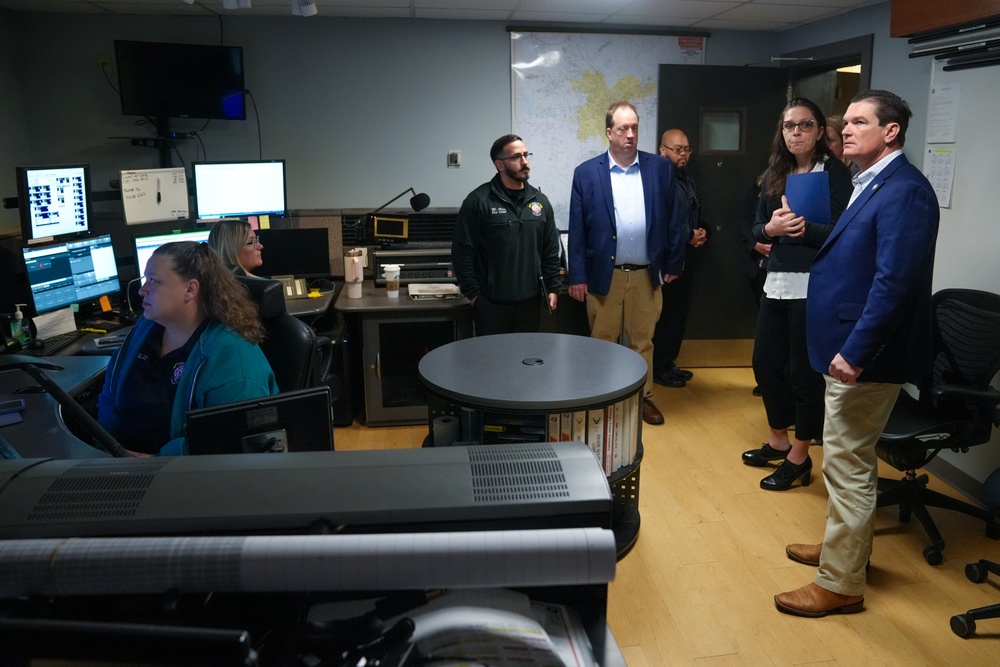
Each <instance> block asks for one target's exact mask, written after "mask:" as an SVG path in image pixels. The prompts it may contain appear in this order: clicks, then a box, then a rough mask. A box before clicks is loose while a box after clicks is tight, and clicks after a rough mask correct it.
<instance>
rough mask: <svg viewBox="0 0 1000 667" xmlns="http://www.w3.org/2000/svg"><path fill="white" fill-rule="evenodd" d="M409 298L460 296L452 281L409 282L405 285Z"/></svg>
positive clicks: (460, 293) (416, 299) (454, 297)
mask: <svg viewBox="0 0 1000 667" xmlns="http://www.w3.org/2000/svg"><path fill="white" fill-rule="evenodd" d="M407 289H408V290H409V292H410V298H411V299H413V300H414V301H418V300H421V299H457V298H459V297H461V296H462V292H461V291H459V289H458V285H455V284H453V283H410V284H409V285H407Z"/></svg>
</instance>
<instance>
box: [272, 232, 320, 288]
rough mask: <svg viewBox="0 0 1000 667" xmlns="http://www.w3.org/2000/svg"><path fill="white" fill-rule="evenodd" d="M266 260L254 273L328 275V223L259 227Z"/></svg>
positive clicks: (299, 275)
mask: <svg viewBox="0 0 1000 667" xmlns="http://www.w3.org/2000/svg"><path fill="white" fill-rule="evenodd" d="M257 238H258V239H260V242H261V244H263V248H262V249H261V253H260V256H261V259H262V260H263V262H264V263H263V264H261V265H260V266H259V267H257V268H256V269H254V275H258V276H265V277H268V278H270V277H271V276H296V277H298V278H325V277H327V276H329V275H330V233H329V230H328V229H327V228H326V227H316V228H307V229H260V230H258V231H257Z"/></svg>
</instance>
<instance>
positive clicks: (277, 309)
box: [236, 276, 340, 400]
mask: <svg viewBox="0 0 1000 667" xmlns="http://www.w3.org/2000/svg"><path fill="white" fill-rule="evenodd" d="M236 279H237V280H238V281H240V283H242V284H243V285H244V286H245V287H246V288H247V292H248V293H249V295H250V298H251V299H252V300H253V301H254V303H256V304H257V307H258V308H259V310H260V316H261V320H262V321H263V323H264V329H265V330H266V331H267V336H266V337H265V339H264V341H263V342H262V343H261V344H260V349H261V351H263V352H264V356H265V357H267V361H268V363H270V364H271V370H272V371H274V377H275V380H276V381H277V383H278V390H279V391H281V392H286V391H294V390H296V389H307V388H310V387H318V386H320V385H323V384H325V385H327V386H329V387H330V390H331V393H332V394H333V396H332V400H336V399H337V398H338V397H339V396H340V381H339V379H338V378H336V377H334V376H332V375H331V374H330V363H331V361H332V359H333V342H332V341H331V340H330V339H329V338H326V337H325V336H318V335H316V332H315V331H313V329H312V327H310V326H309V325H308V324H306V323H305V322H303V321H301V320H299V319H298V318H297V317H293V316H292V315H289V314H288V312H287V311H286V310H285V293H284V288H283V287H282V285H281V283H280V282H278V281H277V280H266V279H263V278H254V277H252V276H249V277H248V276H236Z"/></svg>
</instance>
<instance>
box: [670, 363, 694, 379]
mask: <svg viewBox="0 0 1000 667" xmlns="http://www.w3.org/2000/svg"><path fill="white" fill-rule="evenodd" d="M670 372H671V373H673V374H674V375H676V376H677V377H679V378H680V379H682V380H684V381H687V380H690V379H691V378H693V377H694V373H692V372H691V371H686V370H684V369H683V368H677V366H674V367H673V368H671V369H670Z"/></svg>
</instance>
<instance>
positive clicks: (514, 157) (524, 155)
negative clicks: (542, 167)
mask: <svg viewBox="0 0 1000 667" xmlns="http://www.w3.org/2000/svg"><path fill="white" fill-rule="evenodd" d="M532 155H534V153H514V154H513V155H508V156H507V157H498V158H497V159H498V160H503V161H507V160H530V159H531V156H532Z"/></svg>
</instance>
